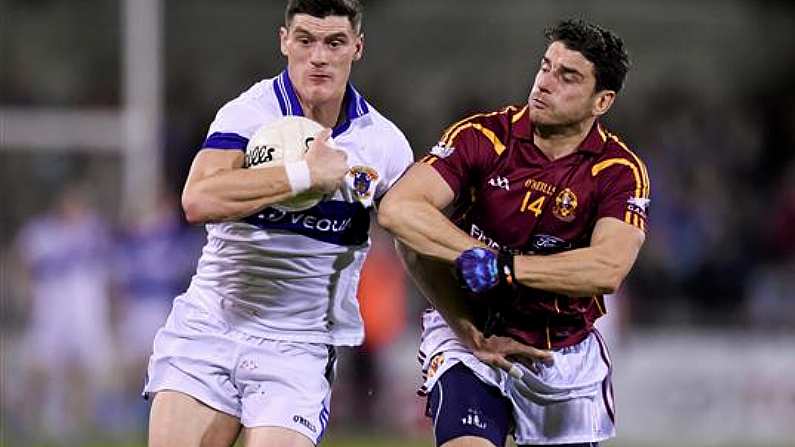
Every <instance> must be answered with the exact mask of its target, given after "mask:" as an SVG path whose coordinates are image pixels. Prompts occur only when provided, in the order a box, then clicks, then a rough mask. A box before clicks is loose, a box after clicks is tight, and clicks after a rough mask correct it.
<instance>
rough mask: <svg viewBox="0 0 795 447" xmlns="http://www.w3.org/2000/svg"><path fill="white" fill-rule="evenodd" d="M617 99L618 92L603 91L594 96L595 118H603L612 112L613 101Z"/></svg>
mask: <svg viewBox="0 0 795 447" xmlns="http://www.w3.org/2000/svg"><path fill="white" fill-rule="evenodd" d="M615 99H616V92H614V91H613V90H602V91H600V92H598V93H597V94H596V95H595V96H594V102H593V114H594V116H602V115H604V114H605V113H607V111H608V110H610V106H612V105H613V101H615Z"/></svg>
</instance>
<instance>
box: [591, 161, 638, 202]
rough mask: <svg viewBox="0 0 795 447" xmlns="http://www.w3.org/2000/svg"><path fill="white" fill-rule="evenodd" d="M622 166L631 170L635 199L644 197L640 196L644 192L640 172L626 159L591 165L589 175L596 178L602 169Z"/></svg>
mask: <svg viewBox="0 0 795 447" xmlns="http://www.w3.org/2000/svg"><path fill="white" fill-rule="evenodd" d="M616 164H618V165H624V166H628V167H629V169H631V170H632V175H633V176H635V197H638V198H641V197H644V196H642V195H641V194H643V192H644V191H645V189H644V184H643V180H642V178H641V173H640V170H639V169H638V167H637V166H635V165H634V164H633V163H632V162H631V161H629V160H627V159H626V158H608V159H607V160H604V161H600V162H599V163H597V164H595V165H593V167H592V168H591V175H592V176H594V177H596V175H597V174H599V173H600V172H602V171H603V170H604V169H607V168H609V167H610V166H613V165H616Z"/></svg>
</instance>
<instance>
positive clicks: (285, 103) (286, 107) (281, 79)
mask: <svg viewBox="0 0 795 447" xmlns="http://www.w3.org/2000/svg"><path fill="white" fill-rule="evenodd" d="M273 92H274V93H275V94H276V99H277V100H278V101H279V109H281V112H282V115H285V116H287V115H298V116H304V109H303V108H302V107H301V102H300V101H299V100H298V95H296V94H295V89H294V88H293V83H292V81H290V76H289V75H288V74H287V70H284V71H282V72H281V74H279V76H277V77H276V79H275V81H274V82H273ZM345 103H346V104H347V106H346V108H345V119H344V120H342V122H341V123H339V124H338V125H337V126H335V127H334V129H332V132H331V136H332V137H336V136H337V135H340V134H342V133H343V132H345V131H346V130H348V128H349V127H350V126H351V121H353V120H354V119H356V118H359V117H362V116H364V115H366V114H367V113H369V112H370V108H369V107H368V106H367V101H365V100H364V97H363V96H362V95H361V94H359V92H358V91H356V89H355V88H353V85H351V83H350V82H349V83H348V85H347V86H346V87H345Z"/></svg>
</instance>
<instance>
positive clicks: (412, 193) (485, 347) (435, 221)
mask: <svg viewBox="0 0 795 447" xmlns="http://www.w3.org/2000/svg"><path fill="white" fill-rule="evenodd" d="M453 198H454V193H453V191H452V189H451V188H450V186H449V185H448V184H447V182H445V181H444V179H443V178H442V177H441V175H439V174H438V173H437V172H436V170H435V169H434V168H432V167H431V166H429V165H427V164H424V163H416V164H415V165H414V166H413V167H412V168H411V169H409V171H408V172H407V173H406V175H404V176H403V178H401V179H400V180H399V181H398V182H397V184H396V185H395V186H393V187H392V189H390V190H389V192H387V194H386V196H385V197H384V200H383V202H381V206H380V208H379V210H378V222H379V224H380V225H381V226H383V227H384V228H386V229H387V230H389V231H390V232H391V233H392V234H393V235H394V236H395V238H396V239H397V241H398V242H397V248H398V253H399V254H400V255H401V258H402V260H403V262H404V264H405V266H406V269H407V270H408V272H409V274H410V275H411V277H412V279H413V280H414V282H415V284H416V285H417V287H418V288H419V289H420V291H421V292H422V293H423V295H425V297H426V298H427V299H428V301H430V302H431V304H433V306H434V307H435V308H436V310H438V311H439V313H440V314H441V315H442V316H443V317H444V319H445V321H446V322H447V324H448V325H449V326H450V328H451V329H452V330H453V332H454V333H455V334H456V336H458V338H459V340H460V341H461V342H462V343H464V344H465V345H466V346H467V347H469V348H470V349H471V350H472V353H473V354H475V356H476V357H478V358H479V359H480V360H481V361H483V362H486V363H488V364H490V365H493V366H496V367H499V368H502V369H504V370H506V371H508V370H510V369H511V366H512V363H511V362H510V361H509V360H508V357H509V356H516V357H517V358H519V359H521V360H524V361H530V362H534V361H542V362H545V363H548V362H551V359H552V357H551V354H550V353H549V352H546V351H542V350H539V349H536V348H533V347H531V346H526V345H523V344H521V343H519V342H516V341H515V340H512V339H510V338H507V337H496V336H491V337H488V338H486V337H485V336H484V335H483V333H482V332H481V331H480V330H478V329H477V328H476V327H475V325H474V324H473V322H472V315H470V313H469V309H468V307H467V306H466V305H465V303H464V302H463V301H462V300H463V299H465V298H464V297H463V294H462V293H461V289H460V288H459V287H458V284H457V282H456V280H455V277H454V275H453V273H452V268H451V265H450V264H452V263H453V262H454V261H455V259H456V257H458V255H459V254H460V253H461V252H462V251H463V250H466V249H468V248H472V247H474V246H478V245H481V244H479V243H478V241H476V240H475V239H473V238H471V237H470V236H469V235H467V234H466V233H465V232H463V231H461V229H459V228H458V227H456V226H455V225H453V223H452V222H450V220H449V219H448V218H447V217H446V216H445V215H444V214H443V213H442V212H441V211H440V210H441V209H443V208H445V207H447V206H448V205H449V204H450V203H451V202H452V200H453Z"/></svg>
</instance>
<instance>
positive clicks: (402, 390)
mask: <svg viewBox="0 0 795 447" xmlns="http://www.w3.org/2000/svg"><path fill="white" fill-rule="evenodd" d="M365 7H366V13H365V25H364V27H365V33H366V49H365V57H364V61H363V62H362V63H359V64H358V65H357V66H356V67H355V68H354V72H353V80H354V82H355V84H356V85H357V87H358V88H359V89H360V90H361V91H362V92H364V94H365V96H367V97H368V99H370V101H371V102H372V103H373V104H375V105H376V106H377V107H378V108H379V109H380V110H382V111H384V112H385V113H386V114H387V115H388V116H390V117H391V118H392V119H393V120H394V121H395V122H396V123H397V124H398V125H399V126H400V127H401V128H402V129H403V130H404V131H405V133H406V134H407V136H408V138H409V140H410V141H411V143H412V145H413V147H414V150H415V152H416V153H417V154H421V153H423V152H424V151H425V150H426V148H427V147H429V146H430V145H431V144H432V143H433V142H434V140H435V138H436V137H437V136H438V134H439V133H440V132H441V130H442V128H443V127H444V126H445V125H446V124H447V123H450V122H452V121H453V120H455V119H456V118H459V117H461V116H463V115H467V114H470V113H475V112H478V111H482V110H487V109H492V108H496V107H499V106H501V105H503V104H506V103H521V102H523V101H524V100H525V98H526V94H527V90H528V88H529V86H530V84H531V82H532V73H533V72H534V70H535V67H536V64H537V60H538V58H539V57H540V55H541V54H542V51H543V48H544V46H543V39H542V30H543V28H544V26H546V25H547V24H549V23H551V22H554V21H556V20H558V19H559V18H562V17H570V16H582V17H586V18H588V19H592V20H594V21H597V22H599V23H602V24H604V25H606V26H608V27H611V28H613V29H615V30H616V31H618V32H619V34H621V35H622V36H623V37H624V39H625V42H626V44H627V45H628V47H629V50H630V52H631V56H632V59H633V61H634V68H633V70H632V72H631V73H630V76H629V79H628V83H627V87H626V89H625V91H624V92H623V93H622V95H620V96H619V100H618V102H617V103H616V105H615V107H614V109H613V110H612V111H611V113H610V114H609V116H608V117H607V120H606V121H607V125H608V127H610V128H611V129H612V130H614V131H615V132H617V133H618V134H619V135H621V136H622V137H623V139H624V140H625V141H627V142H628V143H629V145H630V146H631V147H632V148H634V149H635V151H636V152H637V153H638V154H639V155H640V156H641V157H643V158H644V159H645V161H646V162H647V165H648V168H649V171H650V176H651V179H652V199H653V201H652V208H651V209H652V214H651V222H652V226H651V231H650V233H649V238H648V240H647V243H646V246H645V248H644V251H643V253H642V255H641V257H640V259H639V261H638V264H637V265H636V267H635V269H634V271H633V273H632V274H631V276H630V277H629V279H628V280H627V281H626V284H625V286H624V287H623V289H622V290H621V292H620V293H619V294H618V295H617V296H615V297H612V298H610V299H608V308H609V311H610V314H609V317H608V318H607V320H606V321H605V322H604V323H605V324H604V331H605V332H606V333H607V334H608V336H609V338H610V339H611V345H612V352H613V357H614V362H615V365H616V371H615V375H614V382H615V389H616V394H617V406H618V416H619V437H618V439H617V440H616V441H611V442H608V443H605V445H608V446H628V445H641V446H644V445H647V446H656V445H670V444H674V443H676V444H677V445H682V446H740V445H743V446H756V445H758V446H785V445H795V425H793V424H792V421H793V420H795V373H793V371H794V370H795V300H792V298H793V292H792V290H795V159H794V157H795V87H794V86H795V84H793V81H792V80H793V79H795V60H793V59H794V58H793V56H792V55H793V54H795V33H794V32H793V29H795V7H793V6H792V3H790V2H787V1H761V0H756V1H752V0H729V1H720V0H703V1H692V0H690V1H684V0H673V1H631V0H614V1H606V0H605V1H596V0H593V1H574V0H569V1H558V2H552V1H522V0H496V1H489V2H483V1H474V0H428V1H419V0H404V1H397V0H391V1H387V0H370V1H366V2H365ZM282 13H283V2H282V1H281V0H280V1H263V0H236V1H234V2H220V1H209V0H193V1H190V2H188V1H177V0H170V1H160V0H127V1H124V0H81V1H71V2H69V1H64V0H0V190H2V191H3V199H2V217H1V218H0V228H1V229H2V231H0V259H1V260H2V264H1V265H0V267H2V269H1V270H0V279H2V287H1V288H0V293H2V300H1V301H0V305H1V306H2V313H0V324H1V325H2V346H1V347H2V377H1V379H0V381H1V383H2V395H0V399H2V402H0V404H1V406H0V445H2V446H18V445H19V446H28V445H96V446H98V445H141V443H142V441H141V440H142V439H143V430H144V428H145V412H146V405H145V403H144V402H143V401H141V400H139V399H137V397H136V394H135V393H136V390H137V388H138V387H139V386H140V381H141V379H142V374H143V369H144V366H143V364H142V363H141V360H140V359H141V357H140V356H138V357H136V356H135V355H132V354H130V355H127V354H128V351H131V349H129V345H130V344H131V343H132V341H131V340H132V339H130V338H127V337H126V335H125V334H126V333H125V332H124V331H123V330H122V329H121V328H124V327H128V329H129V326H130V325H131V324H132V325H133V326H134V322H133V323H130V322H129V321H126V320H125V319H126V318H127V317H128V313H127V312H126V309H128V308H132V307H134V306H135V305H136V303H135V301H134V300H135V299H136V298H135V294H134V293H129V294H126V291H127V289H125V284H128V282H129V278H128V277H129V275H130V274H131V273H130V272H129V271H127V272H125V274H126V275H127V276H125V274H122V273H120V272H122V271H123V270H124V269H123V268H121V267H118V264H117V262H122V263H123V262H124V259H123V258H124V257H125V254H126V252H125V247H127V248H129V246H125V243H124V242H125V241H129V235H130V234H131V233H132V234H136V233H135V230H136V229H139V228H140V227H141V226H140V222H142V221H148V220H147V219H150V218H151V217H150V216H158V215H160V213H165V215H168V210H172V211H173V210H175V209H176V205H175V202H174V201H173V199H174V194H178V192H179V189H180V187H181V184H182V182H183V180H184V177H185V175H186V172H187V168H188V166H189V162H190V159H191V157H192V156H193V154H194V152H195V150H196V149H197V148H198V145H199V144H200V143H201V141H202V139H203V136H204V132H205V131H206V128H207V125H208V124H209V122H210V121H211V119H212V117H213V114H214V113H215V111H216V110H217V108H218V107H219V106H220V105H222V104H223V103H224V102H225V101H226V100H228V99H230V98H232V97H234V96H236V95H237V94H238V93H239V92H240V91H242V90H243V89H245V88H247V87H248V86H249V85H250V84H252V83H253V82H255V81H257V80H259V79H261V78H263V77H269V76H271V75H274V74H275V73H277V71H278V70H280V68H281V67H282V64H283V60H282V58H281V56H280V55H279V53H278V45H277V27H278V26H279V24H280V23H281V21H282ZM72 184H78V185H79V186H81V187H82V188H81V189H79V191H82V192H79V193H78V194H82V195H84V199H85V200H86V201H87V204H88V205H87V207H83V208H79V209H80V210H82V211H81V212H83V213H90V212H91V211H89V210H92V209H93V210H95V211H94V212H95V213H96V216H98V217H97V219H99V220H100V221H103V222H104V223H105V225H107V228H109V235H110V236H109V238H108V239H109V240H110V241H111V245H110V248H108V249H107V252H104V254H103V256H107V264H106V266H107V267H108V275H109V276H108V278H106V280H107V282H106V283H103V284H102V286H103V287H105V286H107V289H108V291H109V292H108V294H107V297H106V299H107V303H106V304H107V315H103V318H105V319H106V320H107V322H106V323H107V325H108V327H109V328H111V329H110V337H111V341H112V343H113V344H112V345H111V347H112V355H111V356H110V357H108V358H106V359H105V361H104V362H102V364H101V369H102V374H101V375H102V377H100V378H99V379H98V380H88V381H86V380H83V381H82V382H88V383H82V385H81V386H82V388H80V389H82V391H81V396H82V397H78V396H75V395H72V393H77V391H76V390H77V389H78V387H75V388H73V387H72V385H71V382H70V381H71V380H76V381H77V382H78V383H80V382H81V380H80V378H77V379H74V378H70V377H66V374H67V373H66V372H65V371H66V369H67V367H64V368H61V365H58V364H52V363H51V364H49V366H45V367H46V368H50V369H49V370H47V371H45V374H44V376H45V377H49V379H47V380H54V381H56V383H60V384H61V385H60V386H58V387H57V388H59V389H60V391H56V393H60V394H61V396H60V397H59V398H57V399H56V398H52V397H51V396H50V395H49V394H48V393H47V392H42V390H46V389H47V388H46V387H45V386H44V385H42V382H37V381H36V380H37V379H36V377H39V376H41V374H40V371H39V372H37V373H34V368H35V366H34V365H36V364H41V363H42V362H41V360H42V359H35V358H33V359H32V358H31V355H30V352H31V351H30V350H29V343H30V339H29V337H30V336H29V335H27V334H30V333H31V321H32V318H33V317H32V304H31V300H32V298H31V293H30V290H31V284H30V281H26V280H25V277H26V275H25V274H24V272H25V262H24V261H23V259H24V256H25V253H21V251H24V244H21V243H20V239H21V238H22V237H21V234H23V233H24V229H25V228H27V227H28V226H29V225H30V224H31V222H35V221H36V219H37V216H40V215H41V213H43V212H45V211H47V210H52V207H53V205H54V204H55V203H57V202H58V200H59V197H61V193H60V192H61V191H62V190H64V189H65V186H66V185H72ZM158 185H162V188H159V187H158ZM71 197H72V196H69V195H67V196H66V199H67V200H72V198H71ZM77 200H79V199H77ZM164 204H165V205H164ZM164 210H165V211H164ZM151 219H154V218H151ZM183 230H184V231H183ZM197 230H200V229H188V228H180V234H181V235H184V236H185V238H184V239H180V242H179V243H180V244H184V245H179V246H181V247H184V250H180V251H181V252H184V253H187V254H195V253H196V250H197V248H196V247H197V242H196V237H198V238H199V243H200V238H201V237H202V236H201V232H200V231H198V232H197ZM197 234H198V236H197ZM44 237H45V241H46V236H44ZM125 237H126V239H125ZM119 240H121V242H119ZM375 241H376V248H375V252H374V257H373V259H374V261H373V262H371V263H369V264H368V269H370V273H369V276H368V278H370V279H369V280H370V281H372V283H371V284H369V285H365V286H363V292H362V294H363V296H362V299H363V300H364V301H365V302H366V304H365V310H366V312H367V319H368V330H369V332H368V334H370V335H371V337H370V339H369V341H368V344H367V345H366V347H365V348H363V349H359V350H355V351H347V352H346V353H345V354H344V358H343V363H341V365H340V380H339V382H338V384H337V386H338V387H337V390H336V391H335V396H334V411H333V417H332V426H331V429H330V433H329V442H328V443H327V445H332V446H335V445H340V446H343V445H372V446H376V447H377V446H379V445H384V446H387V445H403V446H408V445H413V444H412V443H416V444H417V445H430V442H429V441H428V439H429V428H428V424H427V421H426V420H424V419H423V417H422V415H421V413H422V402H421V401H420V400H419V399H418V398H417V397H416V396H415V394H414V392H413V390H414V387H415V386H416V385H417V376H418V366H417V364H416V361H415V351H414V350H415V348H416V343H417V337H418V327H417V325H418V318H417V315H418V314H419V312H420V311H421V309H422V307H423V306H424V302H423V299H422V298H421V297H420V296H418V295H417V293H416V292H415V291H414V290H413V288H412V287H411V286H410V284H408V283H407V282H406V281H405V278H401V277H400V276H399V275H394V272H396V271H400V270H399V267H398V266H397V264H395V262H396V261H395V259H394V257H393V255H392V253H391V251H390V248H389V243H388V239H386V238H385V237H384V236H383V235H382V234H380V233H376V235H375ZM119 252H120V253H119ZM172 255H174V253H172ZM187 257H188V260H181V261H179V262H183V263H184V264H186V265H187V266H188V268H187V270H189V269H190V267H192V265H193V263H195V256H193V257H191V256H187ZM120 258H122V261H119V259H120ZM176 258H177V257H176V256H171V257H169V258H168V259H166V261H167V263H171V264H176V263H177V262H178V260H177V259H176ZM103 259H104V258H103ZM128 261H129V260H128ZM161 261H162V260H161ZM103 262H104V261H103ZM128 265H129V264H128ZM133 270H134V269H133ZM379 272H382V273H379ZM383 272H387V273H389V274H385V273H383ZM134 273H135V272H133V274H134ZM179 274H182V276H181V277H180V276H179ZM173 275H174V277H179V278H180V279H181V280H182V281H183V282H182V283H181V284H182V285H183V286H184V281H186V280H187V276H186V275H187V273H185V272H184V271H182V270H179V271H177V272H174V273H173ZM384 277H388V278H389V280H390V282H391V283H390V284H388V285H385V284H384V283H383V281H382V280H381V279H380V278H384ZM372 278H376V279H375V280H373V279H372ZM28 279H31V280H33V281H35V280H36V276H35V275H33V276H32V277H30V278H28ZM56 280H57V278H56ZM379 281H380V282H379ZM56 295H57V296H51V297H49V298H47V299H51V300H52V303H53V304H52V306H49V308H51V309H52V312H56V313H57V312H58V310H57V309H60V308H62V307H63V306H69V304H70V303H71V302H72V297H70V296H68V294H63V295H60V294H56ZM46 308H48V307H47V306H45V309H46ZM155 308H157V307H156V306H155ZM160 308H161V309H162V306H161V307H160ZM149 316H150V317H152V318H157V316H154V317H153V316H152V315H149ZM57 317H58V315H57V314H56V315H55V318H57ZM97 324H99V322H98V323H97ZM103 324H104V323H103ZM125 324H126V325H127V326H125ZM37 361H38V363H37ZM43 363H44V364H45V365H47V362H43ZM74 366H75V365H68V368H72V367H74ZM77 366H79V365H77ZM83 378H85V377H83ZM59 380H60V381H62V382H57V381H59ZM34 396H38V397H34ZM86 396H88V397H86ZM61 401H63V402H61ZM76 401H79V402H76ZM85 401H90V402H88V403H86V402H85ZM54 402H55V403H54ZM81 412H83V413H81ZM357 440H358V441H357ZM389 442H392V444H389Z"/></svg>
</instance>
